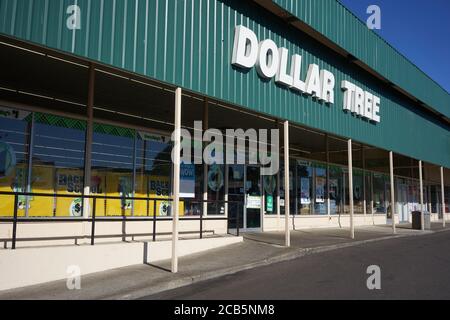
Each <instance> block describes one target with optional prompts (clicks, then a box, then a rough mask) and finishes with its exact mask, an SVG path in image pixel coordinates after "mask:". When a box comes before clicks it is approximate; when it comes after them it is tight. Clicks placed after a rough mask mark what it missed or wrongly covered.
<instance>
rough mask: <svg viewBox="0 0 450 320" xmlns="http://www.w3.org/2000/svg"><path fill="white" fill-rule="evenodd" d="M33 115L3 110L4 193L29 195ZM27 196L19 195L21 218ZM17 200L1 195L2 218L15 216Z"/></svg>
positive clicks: (0, 173)
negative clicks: (28, 180) (27, 192)
mask: <svg viewBox="0 0 450 320" xmlns="http://www.w3.org/2000/svg"><path fill="white" fill-rule="evenodd" d="M31 122H32V114H31V113H30V112H25V111H19V110H13V109H7V108H3V107H1V108H0V192H25V191H27V190H26V185H27V176H28V174H27V172H28V170H27V168H28V149H29V145H28V143H29V137H30V128H31ZM25 202H26V201H25V197H23V196H19V203H18V209H19V211H18V215H19V216H24V215H25ZM13 211H14V197H12V196H10V195H0V216H12V215H13Z"/></svg>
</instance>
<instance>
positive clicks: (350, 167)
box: [348, 139, 355, 239]
mask: <svg viewBox="0 0 450 320" xmlns="http://www.w3.org/2000/svg"><path fill="white" fill-rule="evenodd" d="M348 198H349V200H350V238H352V239H355V226H354V223H353V213H354V207H353V157H352V140H351V139H349V140H348Z"/></svg>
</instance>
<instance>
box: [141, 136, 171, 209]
mask: <svg viewBox="0 0 450 320" xmlns="http://www.w3.org/2000/svg"><path fill="white" fill-rule="evenodd" d="M171 150H172V149H171V143H170V137H169V136H165V135H161V134H152V133H148V132H141V131H138V132H137V134H136V182H135V196H136V197H138V198H141V197H149V198H151V199H158V198H160V199H161V200H149V201H146V200H145V201H143V200H136V201H134V208H133V214H134V215H135V216H142V215H148V216H153V214H154V213H155V212H156V215H157V216H168V215H170V202H169V201H168V200H167V198H168V197H169V196H170V193H171V188H172V184H171V173H172V166H171V163H172V162H171Z"/></svg>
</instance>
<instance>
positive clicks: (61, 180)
mask: <svg viewBox="0 0 450 320" xmlns="http://www.w3.org/2000/svg"><path fill="white" fill-rule="evenodd" d="M82 192H83V171H82V170H79V169H57V170H56V193H57V194H58V195H71V196H74V197H71V198H65V197H57V198H56V199H55V202H56V216H57V217H81V216H82V199H81V194H82Z"/></svg>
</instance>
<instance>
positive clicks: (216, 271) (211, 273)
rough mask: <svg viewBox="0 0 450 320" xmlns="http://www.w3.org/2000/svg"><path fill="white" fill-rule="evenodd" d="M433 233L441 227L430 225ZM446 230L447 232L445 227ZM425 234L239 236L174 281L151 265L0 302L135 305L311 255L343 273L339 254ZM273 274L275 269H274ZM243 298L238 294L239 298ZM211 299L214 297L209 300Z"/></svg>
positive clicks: (198, 258)
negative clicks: (323, 255)
mask: <svg viewBox="0 0 450 320" xmlns="http://www.w3.org/2000/svg"><path fill="white" fill-rule="evenodd" d="M435 229H436V230H438V229H442V227H439V226H438V225H436V226H435ZM447 230H450V227H449V228H448V229H447ZM430 233H431V232H430V231H427V232H425V233H422V232H421V231H415V230H409V229H405V228H399V229H398V235H396V236H392V229H391V228H390V227H388V226H371V227H360V228H356V239H355V240H351V239H349V231H348V230H347V229H317V230H305V231H293V232H292V233H291V242H292V247H291V248H284V247H283V244H284V233H281V232H272V233H249V234H245V235H244V237H245V241H244V242H243V243H240V244H235V245H231V246H228V247H225V248H221V249H215V250H210V251H207V252H203V253H199V254H195V255H192V256H189V257H185V258H181V259H180V272H179V273H178V274H175V275H174V274H171V273H170V272H168V271H167V270H169V269H170V264H169V261H163V262H161V263H158V264H156V265H137V266H132V267H127V268H121V269H116V270H111V271H106V272H101V273H97V274H91V275H86V276H83V277H82V281H81V283H82V284H81V286H82V289H81V290H74V291H69V290H67V288H66V282H65V281H56V282H52V283H48V284H43V285H37V286H32V287H26V288H21V289H16V290H10V291H4V292H0V299H137V298H141V297H145V296H149V295H152V294H155V293H159V292H162V291H166V290H169V289H173V288H179V287H182V286H187V285H190V284H192V283H197V282H199V281H205V280H210V279H214V278H217V277H219V276H224V275H230V274H235V273H237V272H239V271H242V270H248V269H252V268H255V267H261V266H266V265H270V264H272V263H275V262H280V261H286V260H291V259H295V258H299V257H302V258H301V259H300V260H299V261H301V260H303V259H306V258H307V257H306V256H308V255H311V254H313V253H318V252H325V251H330V250H338V249H339V250H338V251H335V253H334V254H335V256H336V257H337V258H336V259H328V258H326V259H323V258H318V262H320V264H321V266H318V267H317V268H318V270H323V271H327V272H328V270H334V269H335V267H333V264H335V263H338V262H339V263H342V266H341V267H342V268H343V269H345V264H346V263H347V262H346V261H347V260H344V259H342V258H341V257H340V253H339V252H341V250H343V249H342V248H346V247H349V246H360V245H362V244H365V245H364V246H366V245H367V243H370V242H379V245H380V247H381V248H383V245H386V244H389V243H395V244H396V246H400V247H401V245H400V242H399V241H400V240H401V239H403V237H408V236H412V237H408V239H411V241H415V240H414V239H421V238H423V237H426V235H427V234H430ZM445 233H447V232H445ZM448 233H449V234H450V232H448ZM424 234H425V235H424ZM419 235H420V236H419ZM402 241H403V240H402ZM417 241H419V240H417ZM397 243H398V244H397ZM381 251H383V250H381ZM308 259H310V257H308ZM324 263H325V264H324ZM330 266H331V267H330ZM274 268H279V266H278V267H275V265H274ZM405 268H406V269H407V268H408V267H405ZM258 270H259V269H258ZM449 270H450V269H449ZM291 271H292V273H293V274H294V275H295V277H297V278H298V277H300V276H301V278H303V277H309V274H308V273H306V274H302V275H300V273H298V272H297V271H295V270H291ZM313 274H314V273H313ZM318 274H320V272H319V273H318ZM297 278H296V279H297ZM227 279H228V278H227ZM230 279H234V278H230ZM221 281H222V280H221ZM263 283H264V282H263ZM186 290H189V288H186ZM224 292H226V291H224ZM245 292H246V291H245V290H243V292H242V294H244V293H245ZM175 296H176V293H175ZM186 297H187V296H186ZM211 297H214V294H213V295H211ZM236 298H238V297H236ZM251 298H258V296H255V297H251ZM295 298H300V296H299V297H295Z"/></svg>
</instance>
